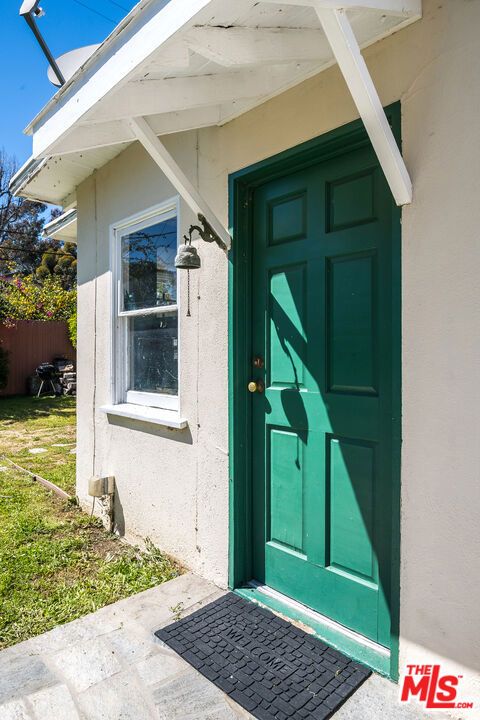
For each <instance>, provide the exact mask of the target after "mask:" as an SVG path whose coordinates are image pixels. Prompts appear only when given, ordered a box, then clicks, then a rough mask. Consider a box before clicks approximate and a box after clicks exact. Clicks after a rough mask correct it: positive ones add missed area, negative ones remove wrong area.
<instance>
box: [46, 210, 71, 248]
mask: <svg viewBox="0 0 480 720" xmlns="http://www.w3.org/2000/svg"><path fill="white" fill-rule="evenodd" d="M76 220H77V209H76V208H71V209H70V210H67V211H66V212H64V213H62V215H59V216H58V217H57V218H55V219H54V220H51V221H50V222H49V223H47V224H46V225H45V226H44V228H43V231H42V237H44V238H48V237H53V238H54V237H55V236H56V235H57V234H60V233H61V232H62V230H64V229H65V228H66V227H68V226H69V225H71V224H72V223H73V222H76ZM71 242H74V241H73V240H72V241H71Z"/></svg>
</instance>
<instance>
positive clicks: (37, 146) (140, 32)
mask: <svg viewBox="0 0 480 720" xmlns="http://www.w3.org/2000/svg"><path fill="white" fill-rule="evenodd" d="M211 1H212V0H188V2H186V1H185V0H170V1H169V2H167V3H161V2H160V1H158V2H157V3H156V6H157V8H158V6H161V9H160V10H159V11H158V12H155V13H151V12H146V13H141V12H140V10H137V13H138V15H137V20H136V21H137V25H138V28H137V29H136V30H135V32H134V33H130V34H129V32H127V33H126V35H127V37H126V39H124V34H122V35H121V36H119V37H121V40H118V41H117V35H116V34H115V33H114V37H113V38H112V40H111V41H106V42H105V43H104V44H103V46H105V47H107V46H108V48H109V52H108V53H107V52H106V51H104V52H103V53H102V52H100V51H101V50H102V48H100V50H99V51H97V53H95V56H94V59H96V64H94V65H93V67H94V68H95V72H92V69H93V67H92V68H90V70H89V72H85V73H83V75H82V76H81V77H79V78H78V80H77V81H76V82H69V83H67V84H66V85H65V86H64V87H63V88H61V89H60V91H59V92H58V93H57V95H55V98H54V99H53V100H52V101H51V102H50V103H49V104H48V105H47V106H46V107H45V108H44V109H43V110H42V112H41V113H40V115H38V116H37V117H36V118H35V119H34V120H33V121H32V123H30V125H29V127H28V128H27V131H28V132H32V133H33V155H34V156H35V157H40V156H42V155H46V154H48V153H49V152H50V151H51V150H52V151H53V150H54V146H55V143H56V142H57V141H58V140H59V139H60V138H61V137H62V136H63V135H64V134H65V133H66V132H68V130H70V128H72V127H73V125H74V124H75V123H76V122H78V121H79V120H80V119H81V118H83V117H84V115H85V114H86V113H87V112H88V111H89V110H91V109H92V108H93V107H95V106H96V105H97V104H99V103H100V104H101V103H103V102H104V101H105V99H106V96H107V95H108V94H109V93H110V92H111V90H112V88H116V87H118V86H119V85H121V84H122V83H125V82H128V80H129V78H130V77H131V76H132V75H133V74H134V73H135V72H136V71H137V68H138V67H141V65H142V63H144V62H145V61H147V60H148V58H150V57H151V56H152V54H153V53H155V52H156V51H157V50H158V48H159V47H160V46H161V45H162V44H163V43H165V42H166V41H167V40H169V39H171V38H173V36H174V35H175V33H177V32H178V31H179V30H181V29H182V28H183V27H185V26H187V27H188V26H189V24H193V22H194V18H195V16H196V15H197V14H198V13H201V12H202V11H203V10H205V9H206V8H208V6H209V5H210V3H211ZM132 12H133V13H134V12H135V11H132ZM117 42H118V46H117V47H115V52H112V46H115V43H117ZM103 46H102V47H103ZM94 59H92V63H93V62H94Z"/></svg>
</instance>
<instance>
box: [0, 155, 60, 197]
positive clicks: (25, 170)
mask: <svg viewBox="0 0 480 720" xmlns="http://www.w3.org/2000/svg"><path fill="white" fill-rule="evenodd" d="M49 160H50V158H48V157H47V158H34V157H33V156H32V157H30V158H29V159H28V160H27V162H26V163H24V164H23V165H22V167H21V168H20V170H17V172H16V173H15V175H14V176H13V177H12V179H11V180H10V183H9V186H8V187H9V190H10V192H11V193H12V195H14V196H18V195H20V194H21V192H22V190H23V188H24V187H25V185H28V183H29V182H30V181H31V180H33V178H34V177H35V176H36V175H38V173H39V172H40V171H41V170H42V168H43V167H44V166H45V165H46V164H47V162H48V161H49Z"/></svg>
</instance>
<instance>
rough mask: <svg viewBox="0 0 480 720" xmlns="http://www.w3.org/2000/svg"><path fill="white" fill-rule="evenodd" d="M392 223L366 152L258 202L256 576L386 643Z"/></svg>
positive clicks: (274, 185) (261, 195)
mask: <svg viewBox="0 0 480 720" xmlns="http://www.w3.org/2000/svg"><path fill="white" fill-rule="evenodd" d="M391 223H392V204H391V196H390V192H389V190H388V187H387V185H386V183H385V180H384V177H383V175H382V173H381V171H380V169H379V167H378V165H377V162H376V158H375V156H374V154H373V151H372V150H371V149H370V148H368V147H365V148H363V149H361V150H356V151H355V152H352V153H349V154H345V155H342V156H341V157H339V158H337V159H334V160H329V161H328V162H325V163H321V164H318V165H314V166H309V167H308V168H306V169H303V170H301V171H299V172H294V173H292V174H290V175H288V176H285V177H282V178H280V179H275V180H273V181H270V182H268V183H265V184H264V185H261V186H260V187H258V188H257V189H256V190H255V191H254V194H253V208H252V226H253V255H252V308H253V310H252V323H251V325H252V342H251V345H252V350H253V354H254V355H255V356H261V357H262V358H264V367H263V368H261V369H258V368H257V369H255V370H254V369H253V368H252V378H256V379H258V380H262V381H263V382H264V383H265V392H264V393H256V394H254V395H252V397H251V419H252V448H253V451H252V519H253V523H252V539H253V542H252V544H253V570H254V576H255V578H256V579H257V580H259V581H261V582H264V583H266V584H267V585H269V586H271V587H273V588H276V589H277V590H279V591H280V592H282V593H284V594H286V595H288V596H290V597H293V598H295V599H296V600H298V601H300V602H302V603H304V604H306V605H308V606H309V607H312V608H313V609H315V610H317V611H319V612H321V613H323V614H325V615H327V616H329V617H331V618H332V619H334V620H336V621H338V622H339V623H342V624H343V625H346V626H347V627H349V628H352V629H354V630H356V631H358V632H360V633H362V634H364V635H366V636H367V637H369V638H371V639H373V640H375V641H377V642H380V643H382V644H385V645H387V644H388V640H389V633H390V618H389V602H390V598H389V595H390V581H389V577H390V572H389V565H388V562H389V560H388V559H389V557H390V542H391V540H390V538H391V478H390V470H389V468H390V463H389V453H390V451H391V432H392V431H391V421H392V418H391V414H392V410H391V408H392V378H391V375H392V370H391V335H392V331H391V327H392V253H391V242H392V240H391V238H392V229H391Z"/></svg>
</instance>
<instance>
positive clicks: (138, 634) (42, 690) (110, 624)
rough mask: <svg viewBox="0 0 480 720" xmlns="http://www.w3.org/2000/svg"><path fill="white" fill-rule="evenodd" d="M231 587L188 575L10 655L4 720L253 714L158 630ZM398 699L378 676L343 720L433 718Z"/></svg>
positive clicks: (3, 688)
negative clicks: (177, 651)
mask: <svg viewBox="0 0 480 720" xmlns="http://www.w3.org/2000/svg"><path fill="white" fill-rule="evenodd" d="M223 592H224V591H222V590H219V589H218V588H217V587H215V586H214V585H212V584H210V583H208V582H206V581H205V580H202V579H201V578H199V577H197V576H195V575H193V574H191V573H188V574H186V575H182V576H181V577H179V578H176V579H175V580H171V581H170V582H168V583H165V584H163V585H160V586H159V587H156V588H153V589H152V590H147V591H146V592H143V593H140V594H138V595H134V596H133V597H130V598H127V599H126V600H121V601H120V602H117V603H115V604H114V605H109V606H107V607H105V608H102V609H101V610H99V611H98V612H95V613H92V614H91V615H87V616H86V617H83V618H80V619H79V620H75V621H74V622H71V623H69V624H68V625H63V626H60V627H58V628H55V630H52V631H50V632H48V633H45V634H44V635H40V636H39V637H37V638H33V639H31V640H27V641H26V642H23V643H19V644H18V645H15V646H13V647H11V648H8V649H7V650H4V651H2V652H1V653H0V720H235V719H236V718H251V717H252V716H251V715H250V714H249V713H247V712H246V711H245V710H243V709H242V708H241V707H239V706H238V705H236V704H235V703H234V702H233V701H231V700H230V699H229V698H228V696H227V695H225V694H224V693H223V692H221V691H220V690H219V689H217V688H216V687H215V686H214V685H213V684H212V683H210V682H209V681H208V680H206V679H205V678H203V677H202V676H201V675H200V674H199V673H197V671H196V670H194V669H193V668H192V667H190V665H188V664H187V663H185V662H184V661H183V660H182V659H181V658H180V657H178V656H177V655H176V654H175V653H174V652H173V651H172V650H170V649H169V648H167V647H166V646H165V645H163V643H161V642H160V641H159V640H157V639H156V638H155V636H154V635H153V632H154V631H155V630H157V629H158V628H159V627H161V626H164V625H167V624H169V623H170V622H172V620H173V618H174V616H175V615H176V614H177V615H178V613H179V612H180V611H181V613H182V616H185V615H187V614H188V613H190V612H193V611H194V610H196V609H198V608H199V607H201V606H202V605H204V604H206V603H208V602H211V601H212V600H214V599H215V598H218V597H219V596H220V595H222V594H223ZM397 695H398V688H397V687H396V686H395V685H393V684H392V683H390V682H388V681H387V680H383V679H381V678H379V677H378V676H372V677H371V678H370V679H369V680H367V682H366V683H365V684H364V685H363V686H362V687H361V688H360V690H358V691H357V692H356V693H355V695H354V696H353V698H351V699H350V700H349V701H347V703H345V705H344V706H343V707H342V708H341V709H340V711H339V712H337V714H336V715H335V720H369V719H370V718H371V719H372V720H374V719H375V720H379V719H381V720H390V718H391V719H393V720H397V718H398V720H417V718H421V717H425V715H424V714H422V713H419V712H415V710H414V709H413V708H405V707H400V706H399V704H398V701H397ZM435 717H436V719H437V720H440V716H438V715H436V716H435Z"/></svg>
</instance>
